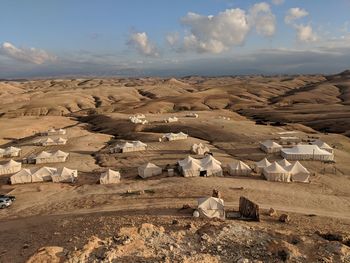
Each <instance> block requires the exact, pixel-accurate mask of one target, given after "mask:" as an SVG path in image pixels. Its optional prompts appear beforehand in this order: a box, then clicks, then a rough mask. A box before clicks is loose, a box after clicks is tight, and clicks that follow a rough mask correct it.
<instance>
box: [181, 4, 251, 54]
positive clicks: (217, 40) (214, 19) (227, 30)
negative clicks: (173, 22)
mask: <svg viewBox="0 0 350 263" xmlns="http://www.w3.org/2000/svg"><path fill="white" fill-rule="evenodd" d="M181 22H182V24H184V25H185V26H188V27H189V30H190V32H191V33H190V34H189V35H188V36H186V37H185V38H184V46H185V48H186V49H193V50H196V51H197V52H210V53H220V52H222V51H224V50H226V49H228V48H230V47H231V46H234V45H241V44H242V43H243V42H244V40H245V38H246V35H247V33H248V32H249V29H250V27H249V24H248V20H247V16H246V13H245V11H244V10H241V9H239V8H236V9H227V10H225V11H223V12H220V13H219V14H218V15H216V16H203V15H199V14H196V13H188V14H187V15H186V16H185V17H183V18H182V19H181Z"/></svg>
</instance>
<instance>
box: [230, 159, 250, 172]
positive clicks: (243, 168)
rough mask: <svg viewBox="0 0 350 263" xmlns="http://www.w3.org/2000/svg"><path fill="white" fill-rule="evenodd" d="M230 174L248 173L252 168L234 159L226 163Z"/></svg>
mask: <svg viewBox="0 0 350 263" xmlns="http://www.w3.org/2000/svg"><path fill="white" fill-rule="evenodd" d="M227 168H228V171H229V174H230V175H249V174H250V173H251V172H252V169H251V168H250V167H249V166H248V165H247V164H245V163H244V162H242V161H236V162H233V163H230V164H228V165H227Z"/></svg>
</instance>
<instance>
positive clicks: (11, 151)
mask: <svg viewBox="0 0 350 263" xmlns="http://www.w3.org/2000/svg"><path fill="white" fill-rule="evenodd" d="M20 154H21V149H20V148H17V147H13V146H10V147H7V148H5V149H1V148H0V157H18V156H20Z"/></svg>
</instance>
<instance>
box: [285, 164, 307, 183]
mask: <svg viewBox="0 0 350 263" xmlns="http://www.w3.org/2000/svg"><path fill="white" fill-rule="evenodd" d="M285 169H286V171H287V172H289V173H290V175H291V180H292V181H293V182H302V183H308V182H309V178H310V172H309V171H308V170H307V169H306V168H305V167H304V166H303V165H302V164H301V163H299V162H298V161H296V162H295V163H294V164H291V165H289V166H287V167H286V168H285Z"/></svg>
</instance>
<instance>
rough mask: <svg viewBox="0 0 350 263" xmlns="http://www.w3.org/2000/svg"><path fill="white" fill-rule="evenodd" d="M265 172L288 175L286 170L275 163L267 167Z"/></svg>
mask: <svg viewBox="0 0 350 263" xmlns="http://www.w3.org/2000/svg"><path fill="white" fill-rule="evenodd" d="M265 171H266V172H268V173H288V172H287V171H286V169H284V168H283V167H282V166H281V165H279V164H278V163H277V162H273V163H272V164H271V165H269V166H267V167H265Z"/></svg>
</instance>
